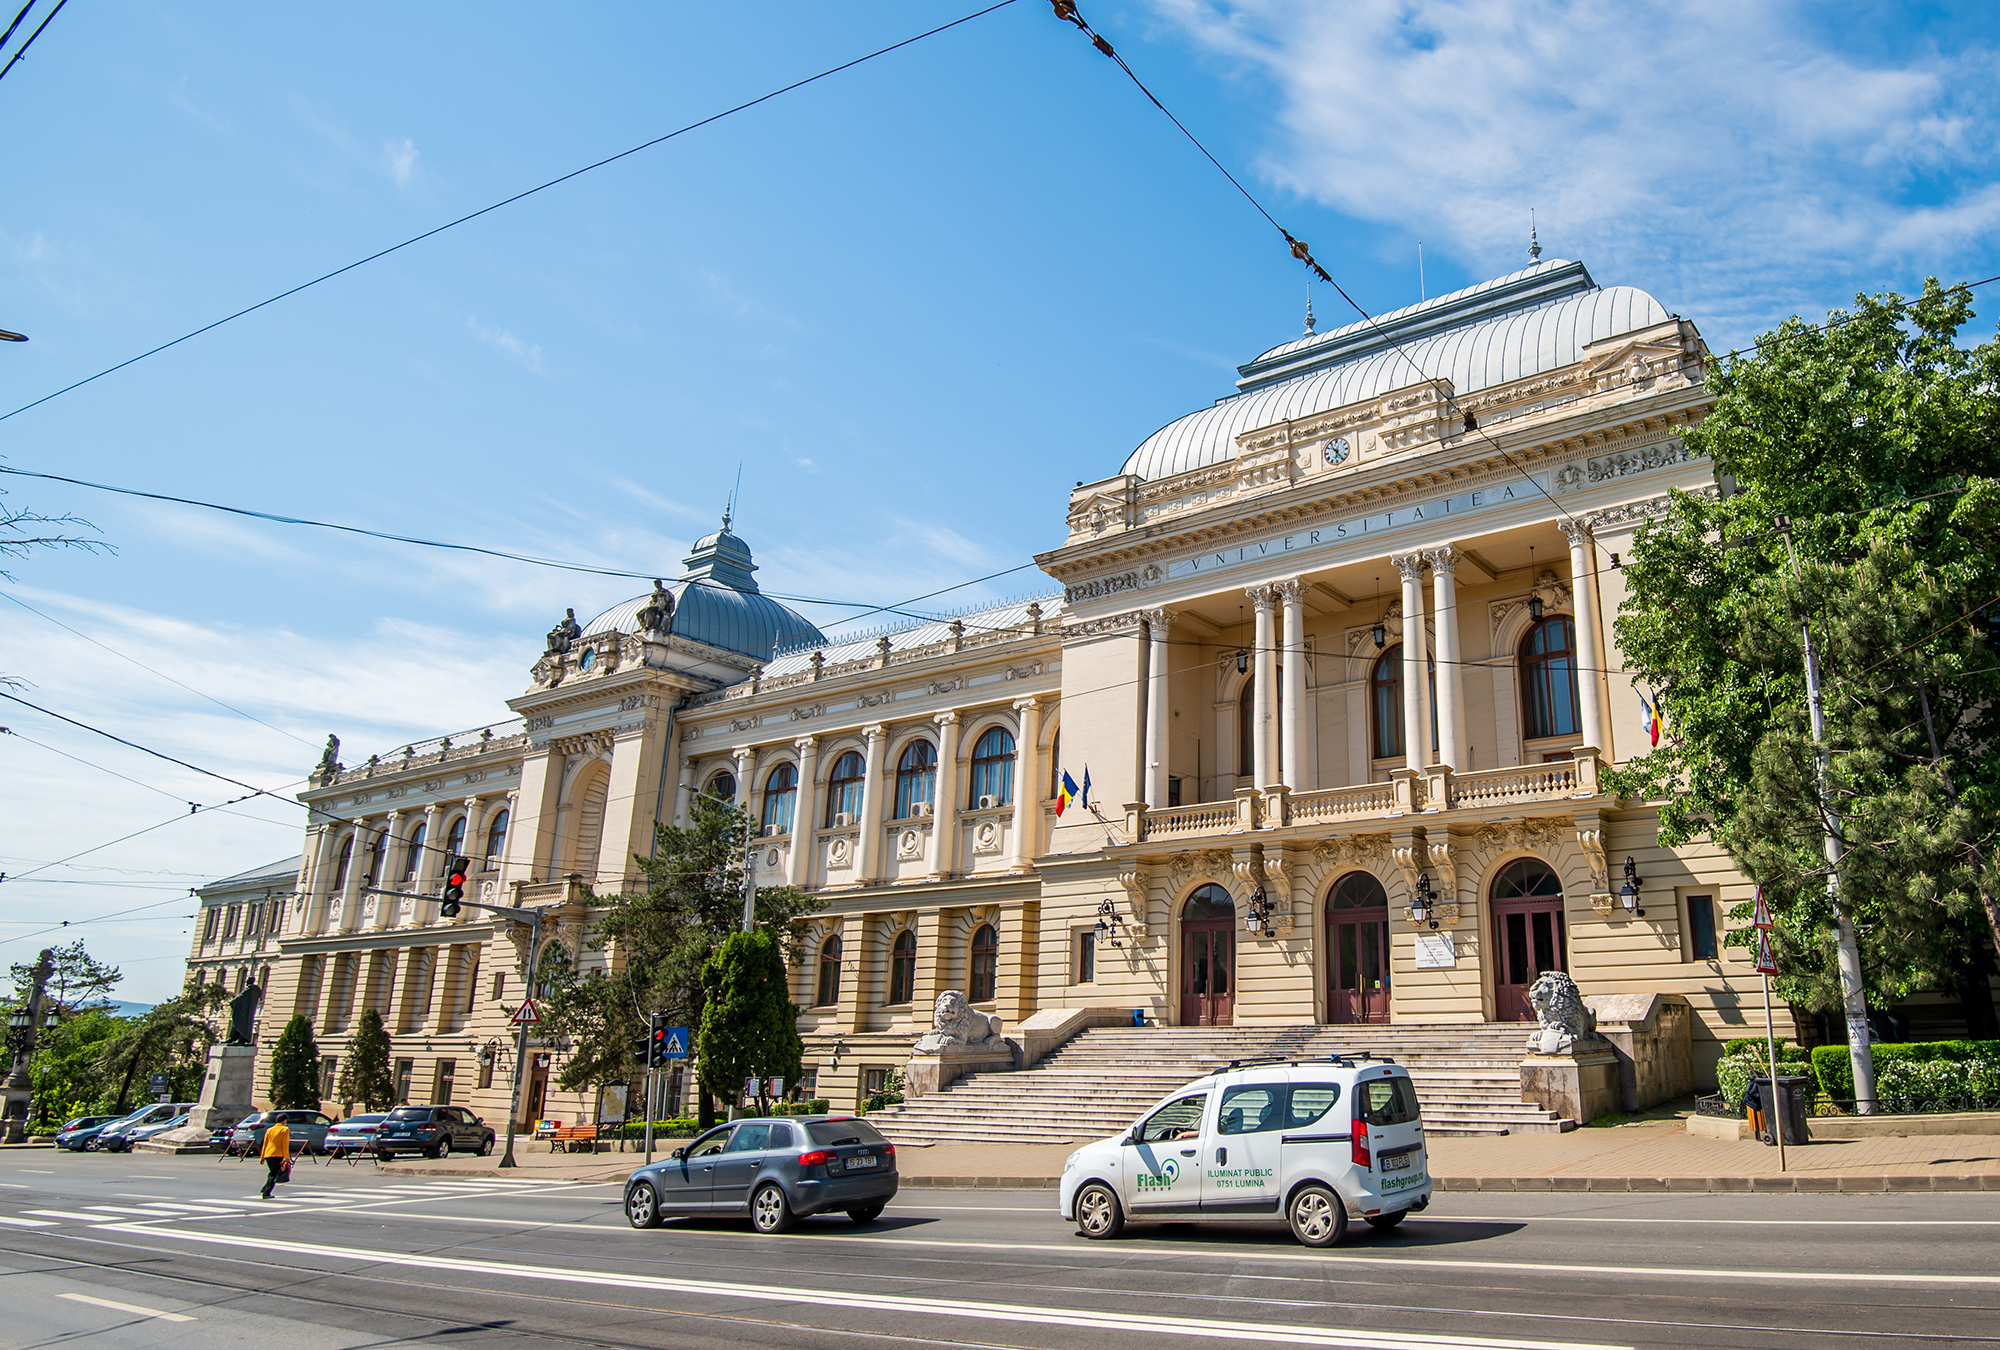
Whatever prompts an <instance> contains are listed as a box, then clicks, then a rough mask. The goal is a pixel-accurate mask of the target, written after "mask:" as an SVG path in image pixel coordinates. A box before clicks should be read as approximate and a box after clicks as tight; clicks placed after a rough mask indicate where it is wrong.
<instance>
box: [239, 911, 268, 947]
mask: <svg viewBox="0 0 2000 1350" xmlns="http://www.w3.org/2000/svg"><path fill="white" fill-rule="evenodd" d="M263 918H264V907H263V906H262V905H261V904H259V905H251V906H250V907H249V909H248V910H247V911H246V912H245V913H244V915H243V938H244V940H245V941H246V942H247V941H249V940H251V939H253V938H255V937H256V936H257V934H258V933H260V932H262V931H263V930H262V929H260V928H258V926H257V925H258V924H259V923H260V922H261V921H262V920H263Z"/></svg>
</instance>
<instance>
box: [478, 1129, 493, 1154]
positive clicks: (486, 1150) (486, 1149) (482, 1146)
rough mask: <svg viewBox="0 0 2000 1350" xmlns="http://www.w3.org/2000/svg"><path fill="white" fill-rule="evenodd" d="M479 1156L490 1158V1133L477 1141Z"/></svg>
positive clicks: (491, 1139) (491, 1145) (491, 1151)
mask: <svg viewBox="0 0 2000 1350" xmlns="http://www.w3.org/2000/svg"><path fill="white" fill-rule="evenodd" d="M479 1156H480V1157H482V1158H490V1157H492V1156H493V1136H492V1135H490V1134H489V1135H487V1136H486V1137H485V1138H484V1139H482V1140H480V1141H479Z"/></svg>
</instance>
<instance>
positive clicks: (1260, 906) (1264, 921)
mask: <svg viewBox="0 0 2000 1350" xmlns="http://www.w3.org/2000/svg"><path fill="white" fill-rule="evenodd" d="M1270 924H1271V910H1270V904H1269V902H1268V901H1267V900H1266V899H1265V898H1264V888H1263V887H1262V886H1259V887H1258V888H1257V889H1256V890H1254V891H1252V892H1250V911H1249V913H1247V914H1245V915H1244V916H1243V926H1244V927H1245V928H1247V929H1249V930H1250V932H1251V934H1252V935H1253V936H1257V935H1261V934H1262V933H1263V932H1264V931H1265V930H1266V929H1267V928H1269V927H1270Z"/></svg>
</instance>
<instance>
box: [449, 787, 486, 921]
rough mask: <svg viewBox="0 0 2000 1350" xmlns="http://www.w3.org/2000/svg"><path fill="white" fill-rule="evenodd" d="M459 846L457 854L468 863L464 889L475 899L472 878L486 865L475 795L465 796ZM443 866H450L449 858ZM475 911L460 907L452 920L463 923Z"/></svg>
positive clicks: (475, 894)
mask: <svg viewBox="0 0 2000 1350" xmlns="http://www.w3.org/2000/svg"><path fill="white" fill-rule="evenodd" d="M460 848H461V849H462V850H463V851H462V852H460V854H459V855H458V856H459V857H461V858H463V859H465V861H466V863H467V865H468V870H467V874H466V879H465V889H466V892H467V894H468V896H471V897H472V898H475V899H476V898H477V891H476V887H477V883H476V882H474V881H473V879H472V878H473V877H475V876H477V875H478V874H479V871H480V869H482V868H483V867H485V866H486V830H485V827H484V826H483V825H482V824H481V823H480V820H479V798H477V797H467V798H466V799H465V842H464V843H463V844H462V845H460ZM445 866H447V867H449V866H451V860H450V859H449V858H447V859H446V860H445ZM476 912H477V911H475V910H469V909H461V910H460V911H459V912H458V917H457V918H456V919H453V920H452V922H453V923H464V922H465V921H466V920H467V919H469V918H471V917H472V916H473V914H474V913H476Z"/></svg>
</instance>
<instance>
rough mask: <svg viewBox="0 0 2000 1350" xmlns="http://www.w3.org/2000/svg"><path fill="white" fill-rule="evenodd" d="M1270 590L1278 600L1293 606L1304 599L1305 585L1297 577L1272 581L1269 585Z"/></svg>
mask: <svg viewBox="0 0 2000 1350" xmlns="http://www.w3.org/2000/svg"><path fill="white" fill-rule="evenodd" d="M1271 589H1272V590H1274V591H1276V592H1277V593H1278V598H1279V599H1280V600H1283V601H1284V602H1285V603H1286V604H1288V605H1295V604H1297V603H1298V602H1299V601H1301V600H1303V599H1305V598H1306V584H1305V582H1303V581H1301V580H1299V579H1298V578H1297V577H1287V578H1285V579H1284V580H1283V581H1274V582H1272V583H1271Z"/></svg>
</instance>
